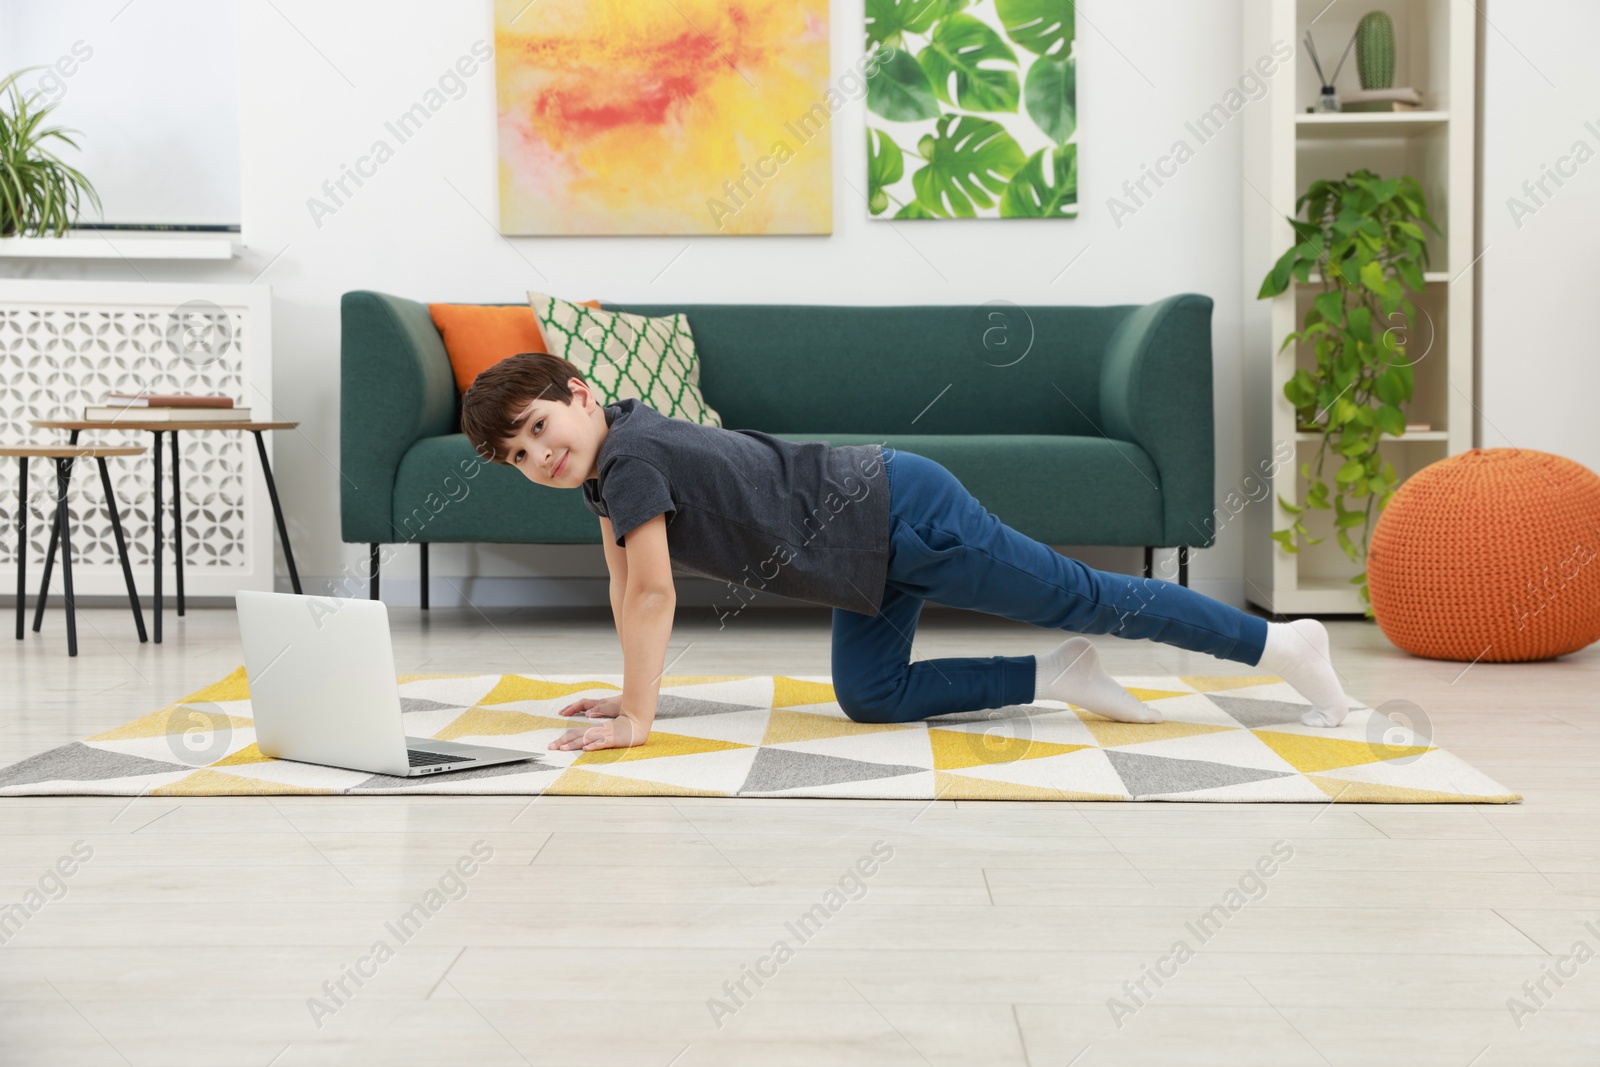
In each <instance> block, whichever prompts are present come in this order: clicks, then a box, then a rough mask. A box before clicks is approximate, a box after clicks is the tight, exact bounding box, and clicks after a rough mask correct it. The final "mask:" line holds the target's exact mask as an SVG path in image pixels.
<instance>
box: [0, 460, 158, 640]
mask: <svg viewBox="0 0 1600 1067" xmlns="http://www.w3.org/2000/svg"><path fill="white" fill-rule="evenodd" d="M143 454H144V446H142V445H140V446H125V447H111V446H105V447H92V446H88V445H78V444H72V445H64V446H63V445H3V446H0V456H6V457H10V456H14V457H16V460H17V468H18V469H17V475H18V477H17V640H18V641H21V640H22V628H23V621H24V619H25V618H26V616H27V600H28V576H27V570H28V459H29V457H38V458H41V459H53V460H55V461H56V523H55V531H54V533H52V534H51V539H50V556H51V557H54V555H55V551H56V537H57V536H59V537H60V539H61V580H62V585H63V586H64V587H65V591H66V601H67V655H69V656H76V655H77V654H78V609H77V604H76V603H75V602H74V600H73V593H72V520H71V513H70V511H69V509H68V508H67V489H68V488H69V486H70V485H71V483H72V464H73V461H74V460H78V459H93V460H94V461H95V462H96V463H97V464H99V466H100V485H101V486H102V487H103V488H104V489H105V494H106V511H107V512H108V513H109V514H110V516H111V532H112V533H113V534H115V535H116V540H117V558H119V559H120V560H121V561H122V580H123V581H124V582H125V583H126V584H127V586H128V603H129V604H130V605H132V607H133V622H134V625H135V626H136V627H138V630H139V640H140V642H143V641H145V640H147V638H146V637H145V631H144V613H143V612H142V611H140V610H139V592H138V590H137V589H135V588H134V585H133V568H132V567H131V566H129V565H128V543H127V542H126V541H124V540H123V539H122V521H121V520H120V519H119V518H118V517H117V498H116V496H115V494H113V493H112V491H111V472H110V471H108V470H107V469H106V457H107V456H139V455H143ZM45 567H46V571H47V573H48V570H49V564H48V563H47V564H46V565H45ZM48 588H49V578H48V577H46V579H45V588H44V589H41V590H40V592H39V611H40V612H41V614H42V613H43V611H44V598H45V593H46V590H48ZM158 618H159V616H158ZM33 628H34V630H35V631H37V630H38V629H39V625H38V623H37V622H35V623H34V627H33Z"/></svg>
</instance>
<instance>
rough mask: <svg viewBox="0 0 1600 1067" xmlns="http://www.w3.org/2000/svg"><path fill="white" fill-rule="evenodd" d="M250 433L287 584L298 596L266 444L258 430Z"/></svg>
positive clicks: (296, 574) (291, 553) (297, 581)
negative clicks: (269, 500)
mask: <svg viewBox="0 0 1600 1067" xmlns="http://www.w3.org/2000/svg"><path fill="white" fill-rule="evenodd" d="M250 432H251V433H253V434H255V435H256V451H257V452H258V453H260V455H261V473H262V474H264V475H266V478H267V495H268V496H270V497H271V498H272V516H273V518H275V519H277V520H278V543H279V544H281V545H283V558H284V560H285V561H287V562H288V564H289V583H290V584H291V585H292V586H293V587H294V591H295V593H296V594H299V592H300V572H299V571H298V570H296V569H295V565H294V549H293V548H290V547H289V527H288V524H287V523H285V522H284V521H283V506H282V505H281V504H279V503H278V485H277V483H276V482H274V481H273V480H272V464H271V463H269V462H267V443H266V442H265V441H263V440H262V439H261V431H260V430H252V431H250Z"/></svg>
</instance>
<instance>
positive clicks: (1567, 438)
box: [1479, 0, 1600, 471]
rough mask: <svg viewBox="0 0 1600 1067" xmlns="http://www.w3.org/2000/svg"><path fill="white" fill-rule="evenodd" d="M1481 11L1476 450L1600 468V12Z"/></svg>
mask: <svg viewBox="0 0 1600 1067" xmlns="http://www.w3.org/2000/svg"><path fill="white" fill-rule="evenodd" d="M1485 14H1486V15H1487V17H1488V19H1489V23H1490V25H1489V28H1488V29H1487V30H1486V31H1485V35H1484V108H1483V178H1482V190H1483V194H1482V195H1483V225H1482V252H1483V259H1482V261H1481V262H1480V263H1479V269H1480V270H1481V271H1482V274H1481V278H1482V285H1481V287H1480V291H1481V293H1482V298H1481V309H1482V326H1481V330H1480V337H1481V341H1482V370H1481V378H1482V390H1481V392H1482V400H1481V401H1480V406H1481V407H1482V409H1483V415H1482V422H1481V427H1480V433H1481V437H1480V446H1481V447H1483V448H1512V447H1515V448H1528V449H1534V450H1536V451H1541V452H1553V453H1555V454H1557V455H1561V456H1565V457H1567V458H1569V459H1572V460H1575V461H1577V462H1579V463H1582V464H1583V465H1584V466H1586V467H1588V468H1589V469H1590V470H1591V471H1600V419H1597V417H1596V412H1595V406H1596V403H1597V401H1600V344H1597V343H1596V340H1595V329H1594V305H1595V297H1596V294H1597V293H1600V251H1597V249H1596V237H1597V235H1600V66H1597V65H1596V63H1595V52H1594V50H1595V45H1596V42H1600V6H1596V5H1595V4H1592V3H1585V2H1582V0H1565V2H1543V3H1527V2H1525V0H1491V2H1490V4H1489V6H1488V7H1487V8H1485ZM1579 142H1582V146H1583V147H1580V146H1579ZM1579 156H1583V157H1584V158H1585V159H1586V160H1587V161H1586V162H1583V163H1581V164H1580V163H1579V162H1578V157H1579ZM1558 169H1559V170H1564V171H1566V172H1568V174H1569V175H1570V176H1562V175H1559V174H1558V175H1557V177H1559V178H1560V181H1561V182H1562V183H1563V184H1561V185H1559V186H1558V185H1557V184H1556V181H1555V180H1554V179H1551V178H1550V177H1549V174H1550V173H1552V172H1554V171H1557V170H1558ZM1541 178H1544V179H1545V182H1544V188H1543V189H1542V190H1541V189H1540V188H1539V185H1538V182H1539V180H1540V179H1541ZM1524 182H1528V183H1531V184H1532V186H1533V188H1532V193H1531V195H1530V193H1529V191H1528V190H1526V189H1524V188H1523V183H1524Z"/></svg>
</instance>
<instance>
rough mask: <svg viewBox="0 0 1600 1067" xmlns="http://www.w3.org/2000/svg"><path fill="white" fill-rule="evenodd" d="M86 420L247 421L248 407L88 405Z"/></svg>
mask: <svg viewBox="0 0 1600 1067" xmlns="http://www.w3.org/2000/svg"><path fill="white" fill-rule="evenodd" d="M83 417H84V420H85V421H87V422H249V421H250V409H249V408H214V407H205V408H178V407H165V408H138V407H112V406H101V407H89V408H84V409H83Z"/></svg>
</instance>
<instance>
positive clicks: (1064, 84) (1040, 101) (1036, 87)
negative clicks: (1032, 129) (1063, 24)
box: [1023, 58, 1078, 144]
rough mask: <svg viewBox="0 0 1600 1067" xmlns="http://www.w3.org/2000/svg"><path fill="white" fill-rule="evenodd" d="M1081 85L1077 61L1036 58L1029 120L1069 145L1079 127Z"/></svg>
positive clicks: (1028, 96) (1026, 92) (1025, 94)
mask: <svg viewBox="0 0 1600 1067" xmlns="http://www.w3.org/2000/svg"><path fill="white" fill-rule="evenodd" d="M1077 82H1078V76H1077V61H1076V60H1074V59H1070V58H1068V59H1036V60H1034V61H1033V66H1031V67H1029V68H1028V86H1027V88H1026V89H1025V90H1024V91H1023V100H1024V101H1025V102H1026V105H1027V108H1028V117H1029V118H1031V119H1033V121H1034V124H1035V125H1037V126H1038V127H1039V128H1040V129H1041V130H1043V131H1044V132H1045V136H1047V137H1049V138H1050V139H1051V140H1052V141H1054V142H1055V143H1056V144H1066V143H1067V141H1069V140H1070V139H1071V138H1072V132H1073V131H1074V130H1076V129H1077V128H1078V108H1077V96H1078V87H1077Z"/></svg>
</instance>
